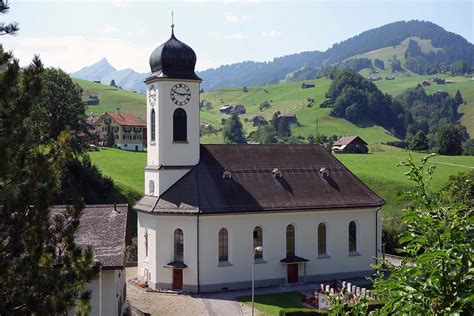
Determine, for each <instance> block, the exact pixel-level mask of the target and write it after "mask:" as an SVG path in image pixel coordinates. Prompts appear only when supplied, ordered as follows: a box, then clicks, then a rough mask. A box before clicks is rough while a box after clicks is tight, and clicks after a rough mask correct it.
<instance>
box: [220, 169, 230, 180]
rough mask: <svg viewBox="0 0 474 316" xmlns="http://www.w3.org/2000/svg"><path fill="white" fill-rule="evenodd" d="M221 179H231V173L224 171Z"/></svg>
mask: <svg viewBox="0 0 474 316" xmlns="http://www.w3.org/2000/svg"><path fill="white" fill-rule="evenodd" d="M222 179H232V173H231V172H230V171H229V170H226V171H224V172H223V173H222Z"/></svg>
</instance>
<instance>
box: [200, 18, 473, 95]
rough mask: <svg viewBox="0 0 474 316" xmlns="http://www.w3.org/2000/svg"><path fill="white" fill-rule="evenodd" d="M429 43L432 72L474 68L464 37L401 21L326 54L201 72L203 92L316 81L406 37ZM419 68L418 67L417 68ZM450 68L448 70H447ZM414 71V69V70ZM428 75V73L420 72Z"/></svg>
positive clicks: (426, 60) (426, 59)
mask: <svg viewBox="0 0 474 316" xmlns="http://www.w3.org/2000/svg"><path fill="white" fill-rule="evenodd" d="M413 37H417V38H419V39H421V40H430V41H431V45H432V46H433V47H434V48H435V51H434V52H433V51H431V52H427V53H426V54H420V55H422V58H421V62H422V63H423V62H424V63H430V66H431V67H433V71H432V72H437V71H443V70H447V69H442V68H441V66H445V67H448V66H450V65H451V64H453V63H454V62H455V61H456V60H463V61H464V62H465V63H466V64H468V65H469V66H472V65H474V45H472V44H471V43H469V42H468V41H467V40H466V39H464V38H463V37H462V36H460V35H457V34H454V33H451V32H448V31H446V30H444V29H443V28H442V27H440V26H438V25H436V24H434V23H431V22H427V21H417V20H412V21H408V22H406V21H399V22H394V23H390V24H386V25H384V26H381V27H378V28H375V29H371V30H368V31H365V32H363V33H361V34H359V35H356V36H354V37H351V38H349V39H347V40H345V41H342V42H340V43H336V44H334V45H333V46H332V47H331V48H329V49H328V50H326V51H324V52H319V51H313V52H305V53H300V54H293V55H288V56H283V57H279V58H275V59H274V60H273V61H271V62H260V63H255V62H243V63H236V64H232V65H225V66H220V67H218V68H216V69H208V70H206V71H202V72H200V73H199V76H200V77H201V78H202V79H203V83H202V87H203V88H204V90H214V89H218V88H222V87H226V86H242V85H256V84H257V85H258V84H260V85H261V84H273V83H276V82H279V81H282V80H287V81H292V80H307V79H314V78H315V77H316V74H317V70H318V68H322V67H327V66H332V65H337V64H338V63H341V62H343V61H344V60H347V59H350V58H351V57H353V56H355V55H359V54H364V53H367V52H371V51H374V50H378V49H382V48H386V47H392V46H396V45H399V44H401V43H402V42H403V41H404V40H406V39H407V38H413ZM417 69H418V68H417ZM448 69H449V68H448ZM413 70H415V69H413ZM419 73H420V74H425V73H428V72H419Z"/></svg>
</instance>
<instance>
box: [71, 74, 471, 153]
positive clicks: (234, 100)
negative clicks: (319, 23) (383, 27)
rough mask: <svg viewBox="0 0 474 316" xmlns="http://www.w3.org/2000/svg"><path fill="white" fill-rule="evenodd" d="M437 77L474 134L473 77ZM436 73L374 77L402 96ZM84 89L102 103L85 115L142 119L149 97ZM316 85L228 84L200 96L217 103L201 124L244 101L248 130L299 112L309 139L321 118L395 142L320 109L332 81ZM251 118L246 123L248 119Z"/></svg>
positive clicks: (342, 129) (332, 127)
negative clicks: (258, 119) (455, 97)
mask: <svg viewBox="0 0 474 316" xmlns="http://www.w3.org/2000/svg"><path fill="white" fill-rule="evenodd" d="M361 74H362V75H364V76H368V75H369V70H368V69H364V70H362V71H361ZM388 74H389V71H387V70H385V71H384V70H381V71H380V72H379V74H378V75H380V76H382V77H385V75H388ZM436 76H438V77H443V78H449V79H452V80H454V82H455V83H453V84H445V85H432V86H429V87H426V90H427V91H428V92H429V93H435V92H436V91H448V92H449V93H451V94H454V93H455V92H456V90H457V89H459V90H461V93H462V95H463V97H464V100H465V101H466V102H467V104H465V105H461V106H460V109H459V110H460V112H462V113H464V114H463V116H462V118H461V122H462V124H463V125H465V126H466V127H467V129H468V131H469V133H470V134H471V135H474V81H473V80H471V78H469V77H450V76H447V75H445V74H439V75H436ZM429 77H432V76H419V75H414V74H410V73H406V74H396V75H395V80H390V81H388V80H380V81H375V84H376V85H377V86H378V87H379V89H381V90H382V91H383V92H385V93H389V94H391V95H394V96H396V95H398V94H401V93H402V92H403V91H405V90H406V89H407V88H411V87H415V86H416V85H417V84H419V83H421V82H422V81H423V80H425V79H428V78H429ZM74 81H75V82H76V83H78V84H79V85H80V86H81V87H82V88H83V89H84V96H85V97H87V96H89V95H97V96H98V97H99V99H100V103H99V105H96V106H88V107H87V109H86V113H87V114H88V115H90V114H91V113H93V114H94V115H101V114H102V113H103V112H105V111H117V107H119V108H120V111H123V112H131V113H134V114H135V115H137V116H138V117H141V118H145V107H146V99H145V96H144V95H141V94H137V93H132V92H129V91H126V90H121V89H118V88H114V87H110V86H107V85H102V84H98V83H93V82H90V81H85V80H80V79H74ZM306 82H312V83H315V84H316V87H315V88H309V89H302V88H301V84H302V81H300V82H290V83H280V84H275V85H267V86H255V87H247V89H248V92H243V89H242V87H233V88H224V89H219V90H215V91H210V92H205V93H202V94H201V100H206V101H209V102H211V103H212V108H211V109H209V110H206V109H205V110H202V111H201V122H203V123H210V124H211V125H213V126H214V127H216V128H220V127H222V125H221V120H222V119H223V118H226V117H228V116H227V115H222V114H220V113H219V108H220V107H222V106H224V105H227V104H229V105H237V104H242V105H244V106H245V108H246V110H247V113H246V114H244V115H242V116H241V119H242V122H243V124H244V130H245V132H246V133H247V134H248V133H249V132H251V131H253V130H254V129H255V127H253V126H252V123H251V119H252V118H253V117H254V116H256V115H261V116H263V117H265V118H266V119H267V120H268V119H271V118H272V116H273V113H275V112H276V111H280V112H281V113H294V114H296V117H297V119H298V121H299V123H300V126H296V125H292V127H291V129H292V133H293V134H294V135H297V136H298V135H301V136H304V137H308V136H309V135H313V136H314V135H315V134H316V120H318V121H319V132H320V133H321V134H324V135H328V136H329V135H333V134H336V135H359V136H361V137H362V138H363V139H364V140H366V141H367V142H368V143H369V144H375V143H381V142H386V141H390V140H394V139H395V137H393V136H392V135H391V134H390V133H389V132H388V131H386V130H385V129H383V128H382V127H380V126H376V125H373V124H371V123H370V122H367V124H365V125H364V126H363V127H362V126H357V125H355V124H353V123H351V122H349V121H347V120H344V119H340V118H335V117H331V116H329V112H330V109H321V108H320V107H319V104H321V103H322V102H323V101H324V100H325V93H326V91H327V89H328V87H329V85H330V83H331V81H330V80H329V79H327V78H321V79H317V80H309V81H306ZM308 98H312V99H314V103H313V104H312V106H311V107H308ZM264 101H268V102H270V104H271V108H269V109H266V110H264V111H260V110H259V105H260V103H262V102H264ZM246 121H247V122H246ZM201 141H202V142H203V143H222V142H223V139H222V133H215V134H207V135H203V136H202V137H201Z"/></svg>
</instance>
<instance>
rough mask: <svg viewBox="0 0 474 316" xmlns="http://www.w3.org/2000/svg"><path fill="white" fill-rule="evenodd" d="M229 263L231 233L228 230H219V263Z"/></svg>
mask: <svg viewBox="0 0 474 316" xmlns="http://www.w3.org/2000/svg"><path fill="white" fill-rule="evenodd" d="M222 261H229V233H228V232H227V229H225V228H221V230H219V262H222Z"/></svg>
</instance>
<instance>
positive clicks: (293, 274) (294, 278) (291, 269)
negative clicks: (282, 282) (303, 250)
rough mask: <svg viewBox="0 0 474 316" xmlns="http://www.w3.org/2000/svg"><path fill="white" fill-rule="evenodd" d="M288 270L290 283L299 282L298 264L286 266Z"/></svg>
mask: <svg viewBox="0 0 474 316" xmlns="http://www.w3.org/2000/svg"><path fill="white" fill-rule="evenodd" d="M286 266H287V269H288V283H295V282H298V264H297V263H294V264H288V265H286Z"/></svg>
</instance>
